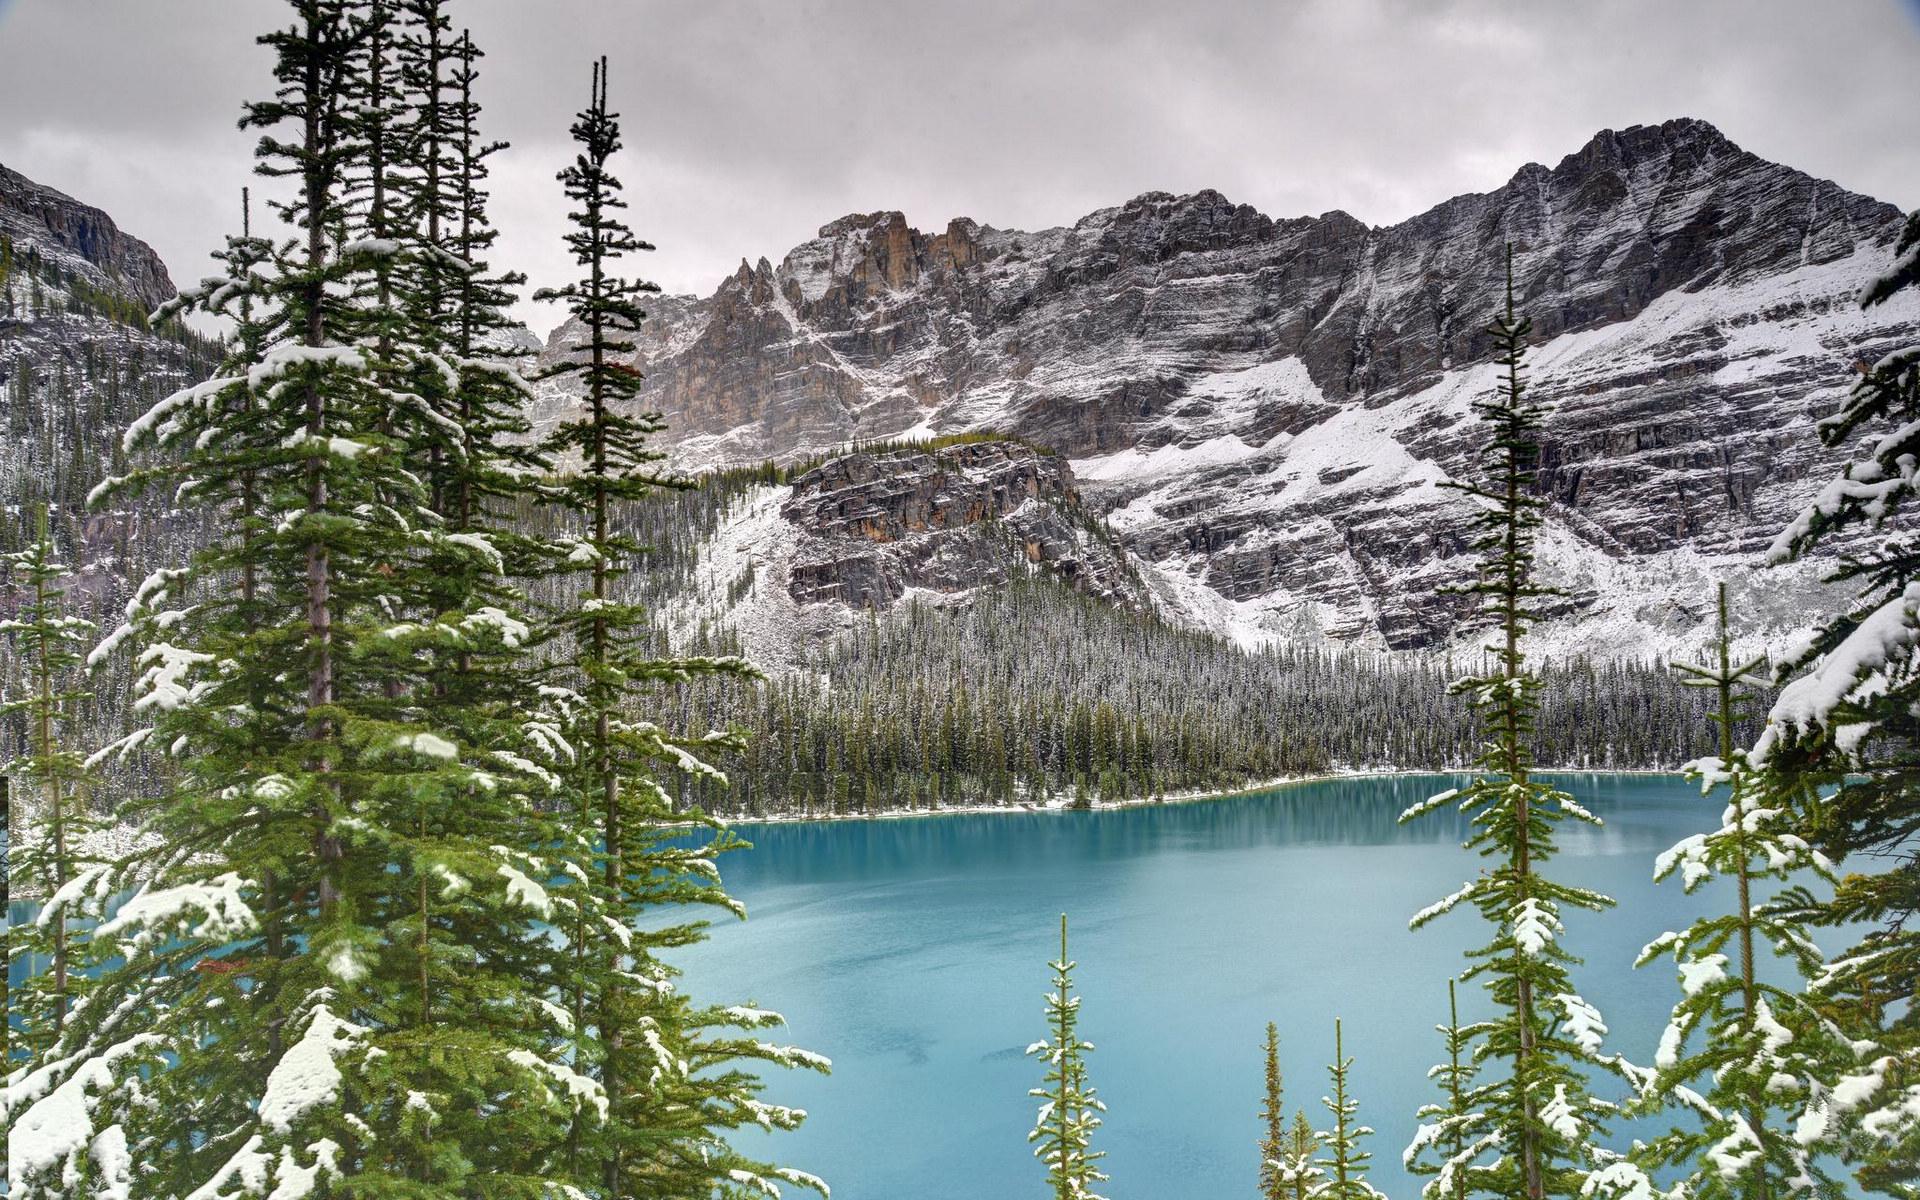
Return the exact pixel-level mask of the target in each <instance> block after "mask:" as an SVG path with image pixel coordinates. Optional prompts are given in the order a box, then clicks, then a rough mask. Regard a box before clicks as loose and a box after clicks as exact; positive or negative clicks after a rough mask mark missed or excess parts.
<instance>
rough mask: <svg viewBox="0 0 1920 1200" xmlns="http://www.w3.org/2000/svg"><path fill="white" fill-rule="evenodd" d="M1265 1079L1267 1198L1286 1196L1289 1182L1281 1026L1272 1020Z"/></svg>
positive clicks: (1263, 1173) (1263, 1187) (1263, 1177)
mask: <svg viewBox="0 0 1920 1200" xmlns="http://www.w3.org/2000/svg"><path fill="white" fill-rule="evenodd" d="M1264 1082H1265V1087H1266V1094H1265V1095H1264V1096H1263V1097H1262V1098H1261V1101H1260V1124H1261V1126H1262V1127H1263V1132H1262V1134H1261V1137H1260V1194H1261V1195H1262V1196H1265V1197H1266V1198H1267V1200H1282V1198H1283V1197H1285V1196H1286V1194H1287V1191H1286V1184H1285V1182H1284V1181H1283V1180H1282V1178H1281V1176H1282V1173H1283V1172H1284V1171H1285V1170H1286V1169H1287V1164H1286V1154H1287V1121H1286V1110H1285V1108H1284V1106H1283V1105H1282V1103H1281V1100H1282V1098H1283V1092H1282V1090H1281V1085H1280V1027H1279V1026H1277V1025H1275V1024H1274V1023H1273V1022H1272V1021H1268V1022H1267V1043H1266V1071H1265V1077H1264Z"/></svg>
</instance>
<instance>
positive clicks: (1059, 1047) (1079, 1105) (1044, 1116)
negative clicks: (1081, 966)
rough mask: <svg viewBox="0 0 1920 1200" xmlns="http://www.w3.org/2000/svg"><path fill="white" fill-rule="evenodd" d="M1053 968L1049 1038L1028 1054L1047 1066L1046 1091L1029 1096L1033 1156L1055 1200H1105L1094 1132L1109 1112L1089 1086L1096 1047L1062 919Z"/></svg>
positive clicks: (1063, 917) (1042, 1088)
mask: <svg viewBox="0 0 1920 1200" xmlns="http://www.w3.org/2000/svg"><path fill="white" fill-rule="evenodd" d="M1048 965H1049V966H1050V967H1051V968H1052V969H1053V990H1052V991H1051V992H1049V993H1047V1021H1048V1031H1047V1036H1046V1037H1045V1038H1043V1039H1042V1040H1040V1041H1037V1042H1035V1043H1034V1044H1033V1045H1031V1046H1028V1047H1027V1054H1028V1055H1030V1056H1031V1057H1034V1058H1038V1059H1039V1060H1040V1061H1041V1062H1043V1063H1045V1064H1046V1065H1047V1072H1046V1076H1045V1079H1044V1082H1043V1084H1042V1086H1040V1087H1037V1088H1034V1089H1033V1090H1032V1091H1030V1092H1029V1093H1027V1094H1028V1095H1030V1096H1033V1097H1035V1098H1037V1099H1038V1100H1040V1102H1041V1103H1040V1110H1039V1112H1038V1114H1036V1115H1035V1117H1034V1121H1033V1130H1032V1131H1031V1132H1030V1133H1028V1134H1027V1140H1028V1141H1029V1142H1034V1143H1037V1144H1036V1145H1035V1146H1034V1148H1033V1156H1034V1157H1035V1158H1037V1159H1039V1160H1040V1161H1041V1162H1044V1163H1046V1164H1047V1185H1048V1187H1050V1188H1051V1189H1052V1190H1053V1195H1054V1197H1055V1200H1104V1198H1103V1197H1101V1196H1100V1195H1099V1194H1098V1193H1096V1192H1095V1191H1094V1190H1093V1188H1094V1186H1095V1185H1096V1184H1099V1183H1102V1182H1105V1180H1106V1178H1107V1177H1106V1175H1104V1174H1102V1173H1101V1171H1100V1169H1099V1168H1098V1167H1096V1166H1095V1165H1094V1164H1095V1163H1097V1162H1099V1160H1100V1159H1102V1158H1104V1157H1106V1156H1105V1154H1104V1153H1102V1152H1101V1151H1098V1150H1095V1149H1093V1148H1092V1147H1093V1131H1094V1130H1096V1129H1098V1128H1099V1127H1100V1116H1099V1114H1101V1113H1103V1112H1105V1111H1107V1106H1106V1105H1105V1104H1103V1103H1101V1101H1100V1098H1099V1097H1098V1096H1097V1095H1096V1094H1095V1092H1094V1089H1093V1087H1092V1085H1091V1084H1089V1083H1088V1082H1087V1060H1086V1056H1087V1054H1088V1053H1090V1052H1091V1051H1092V1050H1093V1043H1092V1042H1087V1041H1082V1040H1081V1038H1080V1034H1079V1023H1080V997H1078V996H1076V995H1074V994H1073V969H1074V967H1075V966H1077V965H1078V964H1077V963H1075V962H1074V961H1073V960H1072V959H1070V958H1068V957H1067V917H1066V914H1065V913H1062V914H1060V957H1059V958H1058V959H1056V960H1054V961H1053V962H1052V963H1050V964H1048Z"/></svg>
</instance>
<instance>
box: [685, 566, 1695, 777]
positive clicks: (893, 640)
mask: <svg viewBox="0 0 1920 1200" xmlns="http://www.w3.org/2000/svg"><path fill="white" fill-rule="evenodd" d="M733 648H734V647H732V645H731V644H730V643H728V642H726V641H724V640H721V641H719V642H717V643H716V644H713V645H711V646H704V647H701V649H703V650H711V651H714V652H728V651H731V650H732V649H733ZM1464 665H1465V664H1462V663H1458V662H1455V661H1452V660H1450V659H1449V658H1447V657H1446V656H1444V655H1435V656H1415V655H1388V654H1381V653H1373V652H1368V651H1358V650H1351V649H1344V648H1341V647H1338V646H1326V645H1320V646H1280V647H1276V648H1274V649H1271V650H1268V651H1265V652H1263V653H1257V654H1248V653H1245V652H1243V651H1242V650H1240V649H1239V648H1237V647H1235V646H1232V645H1229V644H1227V643H1225V642H1222V641H1220V640H1219V639H1217V638H1214V637H1210V636H1208V635H1206V634H1203V633H1196V632H1193V631H1189V630H1182V629H1176V628H1173V627H1171V626H1168V625H1166V624H1165V623H1163V622H1160V621H1158V620H1156V619H1155V618H1153V617H1152V616H1150V615H1136V614H1131V613H1127V612H1124V611H1121V610H1118V609H1115V608H1113V607H1112V606H1110V605H1106V604H1103V603H1101V602H1099V601H1098V600H1093V599H1090V598H1088V597H1086V596H1083V595H1081V594H1079V593H1077V592H1074V591H1072V590H1070V589H1069V588H1067V587H1066V586H1065V585H1063V584H1061V583H1059V582H1058V581H1056V580H1054V579H1052V578H1050V577H1048V576H1045V575H1041V574H1036V575H1034V576H1032V577H1031V578H1028V579H1026V580H1022V581H1018V582H1016V583H1015V584H1013V585H1012V586H1010V587H1008V588H1005V589H1000V590H994V591H984V592H982V593H981V594H979V595H977V596H976V597H974V599H973V600H972V602H971V603H968V604H964V605H958V606H947V605H942V606H935V605H929V604H924V603H910V604H908V605H906V606H903V607H902V608H901V609H899V610H898V611H896V612H893V613H890V614H886V615H874V616H871V617H870V618H869V619H868V620H867V621H866V622H865V623H863V624H861V625H860V626H858V627H856V628H855V629H854V630H853V631H852V632H851V633H850V634H848V635H846V636H844V637H843V638H841V639H840V640H838V641H836V642H834V643H832V644H831V645H828V646H825V647H822V648H821V649H820V650H819V651H818V652H817V654H815V655H814V656H812V657H811V658H810V659H809V660H808V661H807V663H806V666H805V668H804V669H802V670H798V671H794V672H791V673H787V674H784V675H782V676H780V677H779V678H776V679H774V680H772V681H770V682H768V683H765V684H762V685H758V686H756V685H751V684H744V683H730V684H727V685H724V686H719V685H716V686H710V687H707V688H703V689H689V690H686V691H683V692H681V693H680V694H679V695H678V696H677V697H675V698H674V701H675V702H676V703H677V704H678V705H680V706H682V707H681V708H680V710H679V711H677V712H676V713H675V714H674V715H675V716H676V718H679V719H682V720H684V721H687V722H691V723H693V724H700V723H703V722H704V723H707V724H711V725H719V726H725V725H728V724H737V725H739V726H741V727H743V728H745V729H746V730H747V731H748V732H749V733H750V735H751V736H750V737H749V739H748V741H747V744H746V747H745V749H743V750H741V751H739V752H738V753H737V754H736V755H735V756H734V757H733V758H732V759H731V760H728V765H729V767H730V768H732V769H731V770H730V772H729V779H730V784H731V786H730V787H728V788H725V789H723V788H722V787H721V785H719V784H718V783H715V782H711V781H699V782H697V783H694V784H692V785H690V786H693V787H694V788H695V789H696V798H697V799H698V800H700V801H701V802H702V803H703V804H705V805H707V806H708V807H711V808H715V809H718V810H721V811H731V810H738V811H744V812H749V813H763V812H784V811H795V810H797V811H801V812H807V813H858V812H872V811H878V810H882V809H887V808H902V807H904V808H937V807H939V806H941V805H951V804H982V803H984V804H1009V803H1015V802H1020V801H1025V802H1037V801H1042V800H1048V799H1060V798H1066V799H1068V800H1070V801H1073V802H1087V801H1090V800H1094V799H1099V800H1127V799H1142V798H1147V797H1152V796H1160V795H1165V794H1168V793H1171V792H1183V791H1195V790H1204V789H1219V788H1229V787H1233V786H1236V785H1240V784H1245V783H1248V782H1254V781H1259V780H1264V779H1271V778H1274V777H1277V776H1281V775H1297V774H1311V773H1317V772H1327V771H1334V770H1357V769H1390V768H1394V767H1416V768H1440V767H1464V766H1466V765H1467V764H1468V763H1470V762H1471V761H1472V759H1473V757H1474V755H1475V753H1476V751H1477V747H1478V742H1477V735H1476V732H1475V725H1474V722H1473V716H1472V712H1471V708H1470V706H1469V705H1468V704H1467V702H1466V701H1465V700H1463V699H1462V698H1460V697H1458V696H1454V695H1450V694H1449V691H1448V685H1449V683H1450V682H1451V681H1452V680H1454V679H1455V678H1457V677H1458V676H1459V674H1460V672H1461V668H1462V667H1463V666H1464ZM1544 675H1545V678H1546V680H1547V687H1546V688H1545V689H1544V691H1545V696H1546V703H1544V704H1543V706H1542V710H1541V712H1540V714H1539V718H1538V721H1539V724H1538V729H1539V746H1540V749H1539V757H1540V761H1542V762H1544V763H1549V764H1553V765H1557V766H1566V767H1574V768H1621V767H1626V768H1641V767H1657V766H1664V767H1668V768H1671V767H1674V766H1676V765H1677V764H1679V763H1681V762H1684V761H1686V760H1687V759H1689V758H1691V757H1694V756H1696V755H1698V754H1699V753H1702V752H1704V751H1705V749H1706V748H1707V745H1706V739H1707V735H1708V730H1707V727H1706V725H1705V723H1704V718H1705V714H1706V709H1705V705H1704V702H1703V701H1702V699H1701V698H1700V697H1699V695H1698V694H1697V693H1696V692H1694V691H1691V690H1689V689H1687V688H1685V687H1682V686H1681V685H1680V684H1679V683H1678V681H1677V680H1675V679H1674V677H1673V675H1672V673H1671V672H1670V671H1668V670H1667V669H1666V668H1665V667H1664V665H1662V664H1659V663H1620V662H1604V663H1596V662H1589V661H1585V660H1573V661H1569V662H1561V663H1552V664H1549V665H1548V666H1547V667H1546V668H1545V672H1544ZM1172 679H1178V680H1180V681H1181V685H1180V686H1178V687H1169V686H1167V681H1168V680H1172Z"/></svg>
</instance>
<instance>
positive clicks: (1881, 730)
mask: <svg viewBox="0 0 1920 1200" xmlns="http://www.w3.org/2000/svg"><path fill="white" fill-rule="evenodd" d="M1910 290H1920V211H1916V212H1914V213H1912V214H1910V215H1909V216H1908V217H1907V222H1906V226H1905V228H1904V229H1903V230H1902V232H1901V234H1900V237H1899V239H1898V241H1897V243H1896V245H1895V247H1894V262H1893V265H1892V266H1891V267H1890V268H1889V269H1888V270H1887V271H1886V272H1884V273H1883V274H1882V275H1880V276H1879V277H1878V278H1876V279H1875V280H1873V281H1872V282H1871V283H1869V284H1868V285H1867V286H1866V287H1865V288H1864V289H1862V291H1861V294H1860V304H1861V307H1862V308H1872V307H1874V306H1876V305H1879V304H1884V303H1885V302H1886V301H1888V300H1889V299H1891V298H1893V297H1894V296H1895V295H1897V294H1899V293H1901V292H1903V291H1910ZM1857 370H1858V372H1859V378H1858V380H1857V381H1856V382H1855V383H1854V385H1853V388H1852V391H1851V392H1850V393H1849V394H1848V397H1847V399H1846V401H1845V402H1844V403H1843V404H1842V405H1841V407H1840V409H1839V411H1837V412H1835V413H1833V414H1832V415H1831V416H1828V417H1826V418H1824V419H1823V420H1821V421H1820V423H1819V425H1818V427H1817V428H1818V433H1819V437H1820V440H1821V442H1822V443H1823V444H1824V445H1826V446H1829V447H1841V446H1846V445H1848V444H1852V445H1853V446H1854V448H1855V449H1854V458H1853V461H1852V462H1850V463H1848V464H1847V466H1846V467H1845V468H1843V469H1842V471H1841V473H1840V475H1839V477H1838V478H1836V479H1835V480H1833V481H1832V482H1830V483H1829V484H1827V485H1826V487H1824V488H1823V489H1822V490H1821V491H1820V493H1819V494H1818V495H1817V496H1815V497H1814V499H1813V501H1812V503H1811V504H1810V505H1809V506H1808V507H1807V508H1806V510H1805V511H1804V512H1802V513H1801V514H1800V515H1799V516H1798V517H1797V518H1795V520H1793V521H1792V522H1791V523H1790V524H1789V525H1788V526H1787V528H1786V529H1784V530H1782V531H1781V533H1780V536H1779V537H1778V538H1776V539H1775V541H1774V543H1773V546H1772V548H1771V550H1770V553H1769V557H1770V559H1771V560H1772V561H1774V562H1789V561H1794V560H1798V559H1801V558H1803V557H1805V556H1807V555H1809V554H1813V553H1816V552H1818V551H1820V550H1821V549H1823V548H1827V547H1835V548H1837V549H1838V550H1839V551H1840V553H1839V554H1838V557H1837V559H1836V566H1835V567H1834V569H1833V570H1832V571H1831V572H1830V573H1829V575H1828V580H1829V581H1830V582H1832V583H1837V584H1848V585H1852V586H1854V587H1856V588H1857V589H1858V591H1857V594H1856V595H1857V598H1856V599H1855V600H1854V601H1853V603H1852V604H1851V605H1850V606H1849V607H1848V608H1847V609H1846V610H1845V611H1843V612H1840V613H1837V614H1835V615H1833V616H1832V617H1830V618H1828V619H1827V620H1826V621H1824V622H1823V623H1821V624H1820V626H1819V627H1818V628H1817V629H1816V630H1815V631H1814V634H1813V636H1812V637H1811V638H1810V639H1809V640H1808V642H1807V644H1806V645H1805V647H1804V649H1802V650H1800V651H1799V652H1798V653H1795V654H1791V655H1789V656H1788V657H1787V659H1786V660H1785V661H1784V662H1782V663H1781V664H1779V665H1778V668H1777V671H1776V677H1777V678H1778V679H1780V680H1783V681H1786V680H1790V682H1786V684H1785V686H1784V687H1783V688H1782V690H1781V692H1780V694H1779V697H1778V699H1777V700H1776V701H1775V703H1774V705H1773V708H1772V711H1771V712H1770V713H1769V714H1768V717H1767V724H1766V728H1765V730H1764V731H1763V733H1762V734H1761V736H1760V738H1759V740H1758V741H1757V742H1756V743H1755V745H1754V747H1753V750H1752V751H1751V753H1750V754H1749V756H1748V761H1749V762H1750V763H1751V764H1752V765H1754V766H1756V767H1757V768H1759V769H1760V770H1762V771H1764V772H1765V774H1766V776H1767V780H1766V782H1765V784H1764V788H1765V791H1766V793H1767V794H1768V795H1774V796H1790V797H1793V798H1795V799H1796V800H1797V804H1796V806H1795V808H1796V813H1797V817H1798V820H1797V824H1796V830H1797V832H1798V833H1799V835H1800V836H1802V837H1803V838H1804V839H1805V840H1806V841H1808V842H1810V843H1811V844H1812V845H1814V846H1816V847H1818V848H1819V849H1821V850H1822V851H1824V852H1825V853H1826V854H1827V855H1828V856H1829V857H1830V858H1832V859H1834V860H1836V861H1838V862H1841V863H1844V862H1845V861H1846V860H1847V859H1848V858H1850V857H1853V856H1862V857H1868V858H1870V859H1871V860H1873V861H1874V862H1875V864H1876V868H1877V869H1875V870H1872V871H1863V872H1855V873H1848V874H1846V875H1844V876H1843V877H1842V878H1841V880H1840V883H1839V886H1838V887H1837V888H1836V889H1835V890H1834V893H1833V895H1832V897H1831V898H1830V899H1827V900H1825V901H1820V902H1814V901H1813V900H1812V899H1811V898H1810V897H1803V898H1802V899H1803V903H1802V905H1801V906H1800V908H1799V910H1798V911H1796V912H1791V913H1788V914H1786V916H1787V919H1789V920H1793V919H1805V920H1808V921H1811V922H1812V923H1814V924H1817V925H1822V926H1827V927H1832V928H1848V927H1851V928H1860V927H1865V928H1866V932H1865V933H1864V934H1861V935H1859V936H1858V940H1857V941H1856V942H1855V943H1854V944H1853V945H1852V946H1851V947H1849V948H1848V949H1847V950H1845V951H1843V952H1842V953H1840V954H1839V955H1837V956H1836V958H1835V960H1834V961H1833V962H1832V963H1830V964H1829V965H1828V967H1827V968H1826V970H1825V972H1824V973H1823V974H1822V976H1821V977H1820V978H1819V979H1818V980H1817V981H1816V984H1815V987H1816V990H1817V993H1818V995H1819V996H1820V997H1821V998H1822V1000H1823V1001H1824V1002H1825V1003H1828V1004H1831V1005H1844V1006H1846V1007H1849V1008H1851V1009H1852V1010H1853V1011H1854V1013H1855V1014H1856V1015H1858V1016H1859V1017H1860V1018H1861V1019H1862V1020H1863V1021H1864V1022H1865V1023H1866V1024H1867V1025H1868V1026H1869V1027H1871V1028H1872V1029H1873V1038H1874V1040H1875V1041H1876V1042H1877V1043H1878V1048H1877V1050H1876V1051H1875V1052H1874V1054H1873V1056H1872V1057H1871V1059H1870V1060H1869V1061H1868V1062H1866V1063H1863V1064H1862V1066H1861V1070H1860V1071H1859V1073H1857V1074H1856V1075H1853V1076H1850V1077H1849V1078H1848V1079H1847V1080H1846V1081H1845V1085H1846V1086H1845V1087H1844V1088H1843V1089H1836V1090H1835V1092H1834V1093H1833V1094H1832V1095H1829V1096H1828V1097H1826V1103H1825V1107H1824V1109H1823V1115H1822V1116H1821V1117H1820V1118H1819V1120H1820V1125H1821V1132H1822V1133H1823V1134H1824V1135H1825V1136H1828V1137H1839V1136H1843V1135H1844V1136H1845V1137H1846V1140H1847V1143H1848V1144H1847V1145H1846V1147H1845V1153H1846V1157H1847V1159H1848V1161H1850V1162H1852V1163H1854V1164H1856V1165H1857V1175H1856V1177H1857V1179H1858V1181H1859V1183H1860V1184H1861V1186H1863V1187H1866V1188H1868V1189H1870V1190H1875V1191H1884V1192H1887V1193H1888V1194H1890V1195H1897V1196H1916V1195H1920V1007H1916V1006H1915V1005H1914V1004H1913V1003H1911V997H1913V996H1914V995H1915V994H1916V993H1920V754H1916V752H1915V751H1916V747H1920V671H1916V670H1915V666H1916V661H1915V657H1914V648H1915V646H1916V645H1920V543H1916V541H1915V539H1914V538H1913V536H1912V534H1911V533H1910V532H1909V530H1908V526H1909V525H1910V514H1911V508H1910V506H1911V503H1912V501H1913V499H1914V496H1915V493H1916V489H1917V488H1920V483H1917V482H1916V477H1915V474H1914V470H1913V463H1914V459H1915V455H1916V454H1920V423H1916V418H1920V342H1916V343H1912V344H1909V345H1907V346H1904V347H1900V348H1897V349H1895V350H1893V351H1892V352H1891V353H1888V354H1886V355H1884V356H1883V357H1881V358H1880V359H1879V361H1877V362H1875V363H1873V364H1871V365H1866V364H1861V365H1859V366H1858V367H1857ZM1823 790H1830V791H1831V795H1830V796H1829V797H1828V798H1826V799H1822V798H1821V792H1822V791H1823ZM1810 1132H1811V1131H1810Z"/></svg>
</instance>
